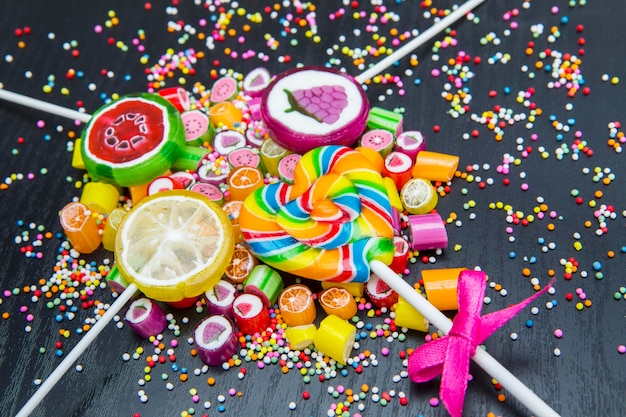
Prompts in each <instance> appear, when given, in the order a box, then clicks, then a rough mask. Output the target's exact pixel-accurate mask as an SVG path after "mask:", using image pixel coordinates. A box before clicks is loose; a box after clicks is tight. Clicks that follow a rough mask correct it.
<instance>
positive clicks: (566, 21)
mask: <svg viewBox="0 0 626 417" xmlns="http://www.w3.org/2000/svg"><path fill="white" fill-rule="evenodd" d="M568 23H569V17H567V16H563V17H561V24H562V25H567V24H568Z"/></svg>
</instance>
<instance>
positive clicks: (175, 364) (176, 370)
mask: <svg viewBox="0 0 626 417" xmlns="http://www.w3.org/2000/svg"><path fill="white" fill-rule="evenodd" d="M171 368H172V371H174V372H178V364H177V363H173V364H172V366H171Z"/></svg>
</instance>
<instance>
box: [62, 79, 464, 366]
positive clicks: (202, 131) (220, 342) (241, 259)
mask: <svg viewBox="0 0 626 417" xmlns="http://www.w3.org/2000/svg"><path fill="white" fill-rule="evenodd" d="M403 127H404V126H403V117H402V115H400V114H398V113H395V112H392V111H389V110H386V109H383V108H379V107H372V108H370V106H369V102H368V100H367V96H366V95H365V94H364V92H363V90H362V89H361V87H360V85H359V84H358V83H356V81H355V80H354V79H352V78H351V77H349V76H346V75H345V74H343V73H340V72H338V71H336V70H331V69H327V68H321V67H304V68H299V69H296V70H291V71H288V72H286V73H283V74H280V75H278V76H275V77H274V76H272V75H271V74H270V73H269V72H268V71H267V70H265V69H263V68H259V69H257V70H254V71H251V72H250V73H249V74H246V75H245V76H237V75H236V74H235V75H233V76H227V77H223V78H220V79H218V80H217V81H216V82H215V84H214V85H213V86H212V88H211V90H210V91H207V92H204V94H203V95H202V96H201V97H196V96H194V95H193V94H192V93H190V92H188V91H185V90H184V89H183V88H180V87H176V88H166V89H162V90H158V91H156V92H155V93H142V94H134V95H128V96H123V97H121V98H119V99H118V100H115V101H113V102H111V103H109V104H107V105H105V106H103V107H102V108H101V109H99V110H98V111H96V112H95V113H94V114H93V116H92V118H91V120H90V121H89V123H88V124H87V125H86V127H85V129H84V131H83V135H82V139H80V140H79V141H80V145H79V146H76V148H75V153H74V158H73V165H74V166H75V167H77V168H84V169H86V170H87V173H88V174H89V176H90V178H91V182H88V183H87V184H86V185H85V187H84V188H83V193H82V195H81V197H80V199H79V201H74V202H71V203H69V204H68V205H67V206H65V207H64V208H63V210H62V211H61V213H60V217H61V224H62V226H63V228H64V230H65V232H66V235H67V237H68V239H69V240H70V242H71V244H72V246H73V248H74V249H75V250H76V251H78V252H80V253H91V252H93V251H95V250H96V249H97V248H98V247H99V246H100V244H103V245H104V247H105V249H107V250H109V251H112V252H114V253H115V261H116V265H115V267H114V268H113V270H112V271H111V273H110V274H109V276H108V280H109V284H110V286H111V287H112V289H113V290H115V291H118V292H119V291H123V289H124V288H125V287H126V286H128V284H129V283H134V284H135V285H137V287H138V288H139V290H141V292H143V294H144V295H145V296H146V297H147V298H145V297H141V298H139V299H136V300H135V301H134V302H133V303H132V304H131V306H130V308H129V309H128V311H127V313H126V320H127V321H128V323H129V324H130V325H131V327H132V328H133V329H134V330H135V331H136V332H137V333H138V334H140V335H142V336H144V337H147V336H150V335H152V336H154V335H157V334H159V333H160V332H161V331H163V329H164V328H165V327H166V325H167V320H166V319H165V315H164V314H163V312H162V310H161V309H160V308H159V306H158V304H157V303H155V302H154V301H152V300H156V301H160V302H167V303H170V304H172V305H174V306H178V307H185V306H190V305H193V304H194V303H195V302H196V301H197V300H198V299H199V297H202V300H203V302H204V303H205V304H206V306H207V309H208V311H209V313H211V314H210V315H209V317H207V318H205V319H204V320H202V321H201V323H199V324H198V326H197V328H196V331H195V337H194V338H195V343H196V347H197V349H198V351H199V353H200V358H201V359H202V360H203V361H204V362H205V363H207V364H209V365H220V364H221V363H224V362H226V361H228V359H229V358H230V357H232V356H233V355H234V354H236V353H237V350H238V343H237V337H236V334H237V332H241V333H243V334H248V335H253V334H259V333H261V332H263V331H264V330H265V329H267V328H268V326H269V325H270V315H269V310H270V309H276V308H278V311H280V313H281V315H282V318H283V320H284V322H285V323H286V324H287V325H288V328H287V330H286V332H285V334H286V338H287V341H288V342H289V343H290V345H291V346H293V347H296V348H307V347H309V346H315V348H317V349H318V350H319V351H321V352H323V353H324V354H326V355H328V356H330V357H331V358H332V359H334V360H336V361H337V362H338V363H341V364H345V363H346V361H347V359H348V357H349V356H350V353H351V350H352V346H353V344H354V341H355V337H356V333H357V329H356V327H355V326H354V325H353V324H351V323H350V319H351V318H352V317H353V316H354V315H355V314H356V311H357V303H356V302H355V297H364V296H365V295H366V296H367V297H368V298H369V300H370V301H371V302H372V304H374V305H375V306H376V307H378V308H386V309H394V310H395V320H396V323H397V324H399V325H400V326H405V327H407V328H413V329H417V330H420V331H426V332H427V331H428V322H427V320H425V319H424V318H423V316H421V314H419V313H418V312H417V311H415V309H413V308H411V307H410V306H409V305H408V304H407V303H406V301H405V300H403V299H402V298H399V297H398V294H397V293H395V291H394V290H393V289H391V288H389V286H388V285H387V284H385V282H384V281H383V280H380V279H378V277H377V276H376V275H375V274H372V273H371V270H370V266H369V263H370V262H371V261H372V260H380V261H382V262H383V263H385V264H387V265H390V267H391V268H392V269H393V271H395V272H396V273H397V274H400V275H401V274H403V273H405V272H408V269H407V263H408V259H409V256H410V254H412V253H414V252H415V251H422V250H432V249H444V248H446V247H447V244H448V239H447V234H446V230H445V223H444V221H443V220H442V218H441V217H440V216H439V215H438V214H437V213H436V211H435V207H436V205H437V201H438V192H437V189H436V186H440V185H441V184H444V185H445V184H447V183H448V182H449V181H451V180H452V178H453V177H454V174H455V172H456V169H457V165H458V162H459V158H458V157H456V156H453V155H447V154H441V153H437V152H432V151H428V150H426V141H425V138H424V136H423V135H422V133H420V132H418V131H405V130H404V129H403ZM97 218H102V219H103V220H102V221H101V222H100V223H99V222H97V220H96V219H97ZM461 270H462V269H445V270H434V273H432V274H430V275H429V274H426V275H428V276H426V275H425V276H424V277H423V278H424V283H425V292H426V294H425V296H426V297H428V298H429V299H430V300H431V302H432V303H434V304H435V305H436V306H437V307H439V308H440V309H444V310H448V309H454V308H456V284H455V280H456V279H457V277H458V275H459V273H460V271H461ZM278 271H282V273H288V274H289V276H290V277H291V276H296V277H304V278H309V279H313V280H317V281H322V282H323V291H322V292H320V293H317V292H313V291H312V290H311V289H310V288H309V287H308V286H306V285H303V284H300V283H295V284H292V285H287V286H286V285H285V281H284V279H283V276H282V275H281V272H278ZM315 300H317V301H318V302H319V304H320V305H321V306H322V308H323V309H324V311H325V312H326V313H327V317H326V318H325V319H323V320H322V321H321V323H319V328H317V327H316V325H315V323H314V322H315V319H316V317H317V314H316V307H315V305H316V302H315Z"/></svg>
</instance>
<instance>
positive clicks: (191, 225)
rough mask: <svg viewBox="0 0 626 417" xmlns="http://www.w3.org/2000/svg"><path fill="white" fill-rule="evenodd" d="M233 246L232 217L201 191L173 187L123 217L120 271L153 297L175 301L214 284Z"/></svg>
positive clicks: (117, 248) (117, 252) (117, 255)
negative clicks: (229, 217)
mask: <svg viewBox="0 0 626 417" xmlns="http://www.w3.org/2000/svg"><path fill="white" fill-rule="evenodd" d="M233 249H234V238H233V231H232V226H231V224H230V220H229V219H228V216H227V215H226V213H224V211H223V210H222V209H221V207H220V206H218V205H217V204H215V203H213V202H212V201H210V200H209V199H208V198H207V197H205V196H203V195H202V194H199V193H194V192H192V191H187V190H169V191H163V192H160V193H156V194H154V195H152V196H150V197H146V198H145V199H143V200H142V201H141V202H140V203H139V204H138V205H137V206H135V207H134V208H133V209H132V210H131V211H130V212H129V213H128V214H127V215H126V216H125V217H124V219H123V220H122V222H121V223H120V225H119V227H118V231H117V236H116V243H115V261H116V264H117V267H118V269H119V270H120V273H121V274H122V275H123V276H124V277H125V278H126V279H127V280H128V281H130V282H134V283H135V284H136V285H137V287H138V288H139V289H140V290H141V291H142V292H143V293H144V294H145V295H146V296H148V297H150V298H153V299H155V300H158V301H164V302H176V301H180V300H182V299H185V298H190V297H196V296H198V295H200V294H202V293H203V292H204V291H206V290H208V289H210V288H212V287H213V286H214V285H215V284H216V283H217V282H218V281H219V280H220V278H221V276H222V274H223V273H224V271H225V270H226V267H227V266H228V264H229V262H230V259H231V257H232V254H233Z"/></svg>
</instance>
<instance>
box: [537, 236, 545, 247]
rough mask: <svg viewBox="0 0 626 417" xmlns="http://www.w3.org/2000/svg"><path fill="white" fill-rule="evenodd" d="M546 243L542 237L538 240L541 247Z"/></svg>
mask: <svg viewBox="0 0 626 417" xmlns="http://www.w3.org/2000/svg"><path fill="white" fill-rule="evenodd" d="M545 242H546V240H545V239H544V238H542V237H540V238H538V239H537V243H539V244H540V245H543V244H544V243H545Z"/></svg>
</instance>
